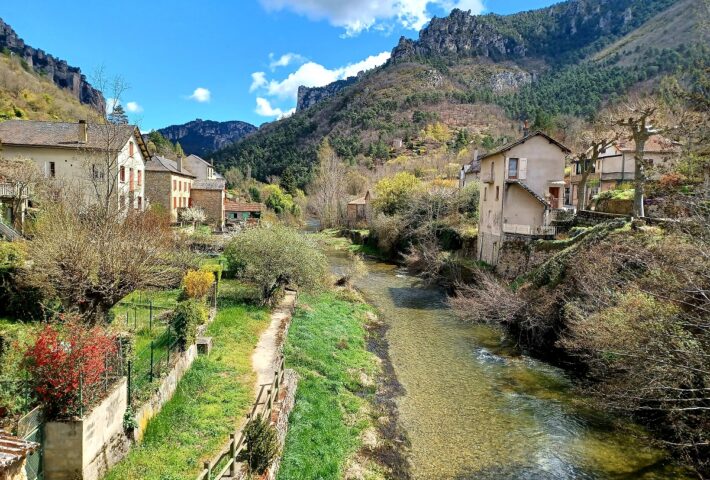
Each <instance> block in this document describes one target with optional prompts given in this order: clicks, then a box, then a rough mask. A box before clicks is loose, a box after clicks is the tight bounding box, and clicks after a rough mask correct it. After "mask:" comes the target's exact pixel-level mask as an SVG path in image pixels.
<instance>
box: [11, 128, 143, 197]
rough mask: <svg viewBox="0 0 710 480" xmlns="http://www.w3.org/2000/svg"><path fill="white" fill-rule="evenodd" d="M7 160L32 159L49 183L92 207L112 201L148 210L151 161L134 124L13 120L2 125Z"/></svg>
mask: <svg viewBox="0 0 710 480" xmlns="http://www.w3.org/2000/svg"><path fill="white" fill-rule="evenodd" d="M0 143H1V144H2V151H1V152H0V158H3V159H31V160H33V161H34V162H35V163H36V164H37V166H38V167H39V168H40V170H41V171H42V172H44V175H45V176H46V177H47V178H54V179H56V182H57V184H58V185H59V186H61V187H64V188H68V189H73V190H74V191H76V192H77V193H78V194H79V195H80V196H81V197H82V198H83V199H84V201H86V202H87V203H89V204H90V203H92V202H97V201H100V200H102V199H108V200H109V201H110V204H111V205H116V208H118V209H122V210H126V209H129V208H132V209H136V210H143V209H144V208H145V206H146V202H145V193H144V192H145V190H144V185H145V162H146V160H147V159H148V158H150V157H149V154H148V149H147V148H146V145H145V143H144V142H143V137H142V136H141V134H140V131H139V130H138V128H137V127H135V126H134V125H113V124H106V125H104V124H89V123H86V122H84V121H80V122H78V123H67V122H45V121H32V120H9V121H7V122H2V123H0Z"/></svg>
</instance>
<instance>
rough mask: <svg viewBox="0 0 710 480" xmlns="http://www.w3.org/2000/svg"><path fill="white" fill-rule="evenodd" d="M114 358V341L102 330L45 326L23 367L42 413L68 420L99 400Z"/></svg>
mask: <svg viewBox="0 0 710 480" xmlns="http://www.w3.org/2000/svg"><path fill="white" fill-rule="evenodd" d="M117 355H118V347H117V341H116V338H115V336H113V335H111V334H110V333H109V332H108V331H107V330H106V329H105V328H102V327H98V326H97V327H91V328H89V327H86V326H85V325H82V324H81V323H79V322H76V323H74V322H70V323H67V324H65V325H60V326H57V325H47V326H46V327H45V328H44V330H42V332H41V333H40V334H39V336H38V337H37V340H36V342H35V343H34V345H32V346H31V347H30V348H29V349H28V350H27V351H26V352H25V367H26V368H27V371H28V372H29V373H30V377H31V381H32V384H33V388H34V391H35V393H36V394H37V397H38V399H39V400H40V401H41V402H42V403H43V404H44V408H45V413H46V414H47V415H48V416H49V417H50V418H68V417H72V416H76V415H80V414H81V411H82V409H85V408H86V407H87V406H89V405H90V404H91V403H93V402H94V401H96V400H99V399H100V398H102V396H103V394H104V393H105V392H106V390H107V387H108V385H109V380H108V378H109V374H112V373H115V371H114V368H113V367H114V366H115V365H116V359H117ZM111 376H113V375H111Z"/></svg>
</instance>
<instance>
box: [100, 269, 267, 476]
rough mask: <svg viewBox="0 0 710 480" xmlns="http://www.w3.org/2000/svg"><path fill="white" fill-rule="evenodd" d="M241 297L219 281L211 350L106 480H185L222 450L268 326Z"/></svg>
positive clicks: (231, 284)
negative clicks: (218, 301)
mask: <svg viewBox="0 0 710 480" xmlns="http://www.w3.org/2000/svg"><path fill="white" fill-rule="evenodd" d="M242 294H243V292H242V291H241V290H240V287H239V285H238V284H237V283H236V282H235V281H233V280H224V281H223V285H222V293H221V297H220V308H219V312H218V313H217V317H216V318H215V320H214V322H213V323H212V324H211V325H210V326H209V329H208V335H210V336H212V337H213V339H214V348H213V350H212V352H211V353H210V355H209V356H206V357H204V356H201V357H199V358H198V359H197V360H196V361H195V363H194V364H193V365H192V368H190V370H189V371H188V372H187V373H186V374H185V376H184V377H183V379H182V380H181V381H180V384H179V385H178V389H177V391H176V392H175V395H174V396H173V398H172V399H171V400H170V401H169V402H168V403H167V404H165V406H164V407H163V409H162V410H161V411H160V413H159V414H158V415H157V416H156V417H155V418H153V419H152V420H151V422H150V424H149V425H148V428H147V430H146V432H145V437H144V439H143V442H142V443H141V444H140V445H136V446H135V447H134V448H133V449H132V450H131V452H130V453H129V455H128V456H127V457H126V458H125V459H124V460H123V461H122V462H121V463H119V464H118V465H117V466H116V467H115V468H113V469H112V470H111V471H110V472H109V474H108V476H107V477H106V478H107V480H139V479H141V480H177V479H191V478H193V477H194V476H196V475H197V473H198V472H199V470H200V468H201V467H202V462H203V461H204V460H207V459H209V458H211V457H212V456H213V455H214V454H216V453H217V452H218V451H219V450H220V449H221V448H222V447H223V445H224V443H225V442H226V441H227V438H228V436H229V433H231V432H233V431H234V428H235V427H236V426H237V424H238V423H239V422H240V421H241V419H242V417H243V416H244V415H245V414H246V412H247V410H248V408H249V407H250V405H251V403H252V402H253V385H254V381H255V378H254V374H253V372H252V368H251V354H252V351H253V350H254V347H255V346H256V343H257V342H258V339H259V335H260V334H261V332H262V331H263V330H264V329H265V328H266V326H267V325H268V323H269V316H268V315H267V312H266V310H265V309H262V308H256V307H250V306H245V305H244V304H243V303H242Z"/></svg>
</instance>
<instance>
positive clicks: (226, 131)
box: [158, 118, 256, 156]
mask: <svg viewBox="0 0 710 480" xmlns="http://www.w3.org/2000/svg"><path fill="white" fill-rule="evenodd" d="M255 130H256V127H255V126H254V125H252V124H250V123H246V122H240V121H237V120H235V121H229V122H215V121H212V120H201V119H199V118H198V119H197V120H193V121H191V122H188V123H185V124H183V125H171V126H169V127H165V128H161V129H159V130H158V131H159V132H160V134H161V135H163V136H164V137H165V138H167V139H168V140H170V141H171V142H180V146H181V147H182V148H183V150H184V151H185V153H187V154H191V153H194V154H195V155H199V156H203V155H207V154H209V153H211V152H214V151H215V150H219V149H221V148H224V147H227V146H229V145H231V144H233V143H234V142H236V141H237V140H239V139H240V138H242V137H244V136H245V135H248V134H250V133H251V132H253V131H255Z"/></svg>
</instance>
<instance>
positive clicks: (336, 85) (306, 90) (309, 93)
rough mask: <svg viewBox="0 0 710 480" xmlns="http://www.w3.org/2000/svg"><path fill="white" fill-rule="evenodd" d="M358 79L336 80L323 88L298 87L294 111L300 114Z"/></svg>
mask: <svg viewBox="0 0 710 480" xmlns="http://www.w3.org/2000/svg"><path fill="white" fill-rule="evenodd" d="M357 79H358V77H348V78H346V79H345V80H338V81H336V82H333V83H329V84H328V85H326V86H324V87H304V86H303V85H301V86H300V87H298V102H297V103H296V111H297V112H300V111H301V110H304V109H306V108H308V107H312V106H313V105H315V104H316V103H318V102H320V101H321V100H325V99H326V98H330V97H332V96H333V95H335V94H336V93H338V92H339V91H341V90H342V89H344V88H345V87H347V86H349V85H352V84H353V83H355V82H357Z"/></svg>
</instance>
